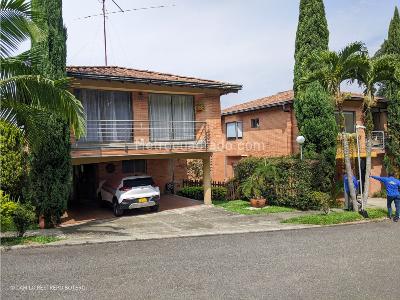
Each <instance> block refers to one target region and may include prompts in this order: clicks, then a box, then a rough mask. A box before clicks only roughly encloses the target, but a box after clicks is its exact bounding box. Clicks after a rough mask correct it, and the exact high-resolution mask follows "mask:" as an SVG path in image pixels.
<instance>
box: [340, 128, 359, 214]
mask: <svg viewBox="0 0 400 300" xmlns="http://www.w3.org/2000/svg"><path fill="white" fill-rule="evenodd" d="M342 137H343V156H344V164H345V168H346V174H347V183H348V185H349V191H350V198H351V202H352V203H353V210H354V211H357V210H358V202H357V195H356V190H355V188H354V184H353V171H352V169H351V161H350V149H349V141H348V140H347V134H346V133H343V134H342Z"/></svg>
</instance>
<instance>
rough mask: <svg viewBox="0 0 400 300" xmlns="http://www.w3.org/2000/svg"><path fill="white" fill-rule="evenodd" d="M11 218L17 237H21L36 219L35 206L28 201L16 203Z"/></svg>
mask: <svg viewBox="0 0 400 300" xmlns="http://www.w3.org/2000/svg"><path fill="white" fill-rule="evenodd" d="M12 218H13V222H14V225H15V227H16V229H17V232H18V236H19V237H23V236H24V234H25V232H26V231H27V230H28V228H29V227H30V226H32V225H33V224H34V223H35V222H36V221H37V219H36V214H35V208H34V207H33V206H32V205H31V204H30V203H24V204H19V205H17V208H16V209H15V211H14V213H13V215H12Z"/></svg>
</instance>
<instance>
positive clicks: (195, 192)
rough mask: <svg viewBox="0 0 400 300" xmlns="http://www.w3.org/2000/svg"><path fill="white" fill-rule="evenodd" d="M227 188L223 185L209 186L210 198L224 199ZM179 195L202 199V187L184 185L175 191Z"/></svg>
mask: <svg viewBox="0 0 400 300" xmlns="http://www.w3.org/2000/svg"><path fill="white" fill-rule="evenodd" d="M227 193H228V190H227V189H226V188H225V187H213V188H211V198H212V200H214V201H224V200H226V195H227ZM177 194H178V195H179V196H183V197H187V198H191V199H195V200H203V199H204V192H203V187H200V186H193V187H184V188H183V189H181V190H180V191H178V193H177Z"/></svg>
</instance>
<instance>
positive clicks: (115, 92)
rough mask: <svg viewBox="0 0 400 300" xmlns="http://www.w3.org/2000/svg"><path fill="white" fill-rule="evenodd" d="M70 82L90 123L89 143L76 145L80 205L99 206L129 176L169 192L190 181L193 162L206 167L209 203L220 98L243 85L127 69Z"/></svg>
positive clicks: (77, 70)
mask: <svg viewBox="0 0 400 300" xmlns="http://www.w3.org/2000/svg"><path fill="white" fill-rule="evenodd" d="M67 75H68V76H69V77H72V78H74V80H73V85H72V88H73V92H74V94H75V95H76V96H77V98H78V99H80V100H81V101H82V104H83V106H84V109H85V112H86V115H87V134H86V136H84V137H82V138H80V139H79V140H75V139H74V137H72V150H71V156H72V164H73V166H74V172H73V175H74V192H73V199H75V201H78V199H80V200H82V199H93V198H95V197H96V190H97V187H98V185H99V183H100V182H101V181H102V180H108V181H115V180H120V179H121V176H130V175H140V174H148V175H151V176H152V177H153V179H154V181H155V183H156V184H157V185H158V186H159V187H160V189H161V191H162V192H164V191H165V187H166V185H167V184H168V183H171V182H175V183H178V184H179V183H180V182H182V179H184V178H186V176H187V172H186V159H202V160H203V171H204V174H205V175H204V187H205V199H204V200H205V202H206V203H210V201H211V190H210V180H211V176H214V177H215V176H216V175H215V174H210V173H211V170H210V158H211V156H212V155H213V152H214V151H215V149H214V146H213V145H216V144H218V143H219V142H220V141H221V140H222V139H223V135H222V129H221V109H220V96H221V95H225V94H228V93H236V92H238V91H239V90H240V89H241V88H242V87H241V86H240V85H234V84H229V83H224V82H219V81H212V80H204V79H198V78H191V77H183V76H176V75H171V74H164V73H157V72H150V71H142V70H135V69H128V68H120V67H86V66H71V67H68V68H67ZM216 155H217V156H218V155H221V153H217V154H216ZM221 167H222V166H221ZM213 172H214V170H213Z"/></svg>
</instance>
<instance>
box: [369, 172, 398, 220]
mask: <svg viewBox="0 0 400 300" xmlns="http://www.w3.org/2000/svg"><path fill="white" fill-rule="evenodd" d="M371 178H374V179H376V180H379V181H380V182H382V183H383V184H384V185H385V187H386V194H387V209H388V217H389V219H391V218H392V202H394V205H395V206H396V215H395V217H394V218H393V221H395V222H397V221H399V214H400V191H399V188H400V180H399V179H397V178H395V177H394V176H393V175H392V174H389V176H388V177H379V176H371Z"/></svg>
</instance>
